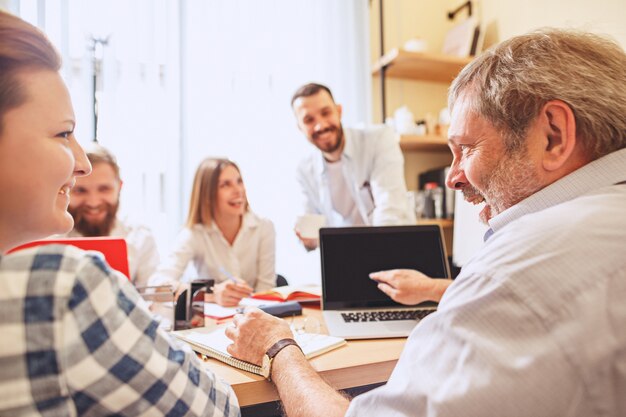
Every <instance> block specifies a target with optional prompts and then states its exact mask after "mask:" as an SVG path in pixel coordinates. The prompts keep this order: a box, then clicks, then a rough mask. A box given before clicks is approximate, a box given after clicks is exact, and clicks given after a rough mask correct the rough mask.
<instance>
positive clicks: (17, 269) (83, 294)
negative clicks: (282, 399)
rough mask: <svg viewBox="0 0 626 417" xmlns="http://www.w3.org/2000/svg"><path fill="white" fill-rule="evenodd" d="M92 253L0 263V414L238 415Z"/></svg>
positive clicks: (23, 255) (64, 251) (66, 249)
mask: <svg viewBox="0 0 626 417" xmlns="http://www.w3.org/2000/svg"><path fill="white" fill-rule="evenodd" d="M138 300H139V295H138V294H137V292H136V291H135V289H134V288H133V287H132V285H131V284H130V283H129V282H128V281H126V282H122V281H121V280H118V279H117V276H116V273H114V272H113V271H112V270H111V269H110V268H109V266H108V265H107V264H106V263H105V262H104V261H103V260H102V259H101V258H100V257H99V256H98V255H97V254H94V253H89V252H84V251H81V250H79V249H76V248H74V247H72V246H60V245H47V246H41V247H38V248H33V249H27V250H23V251H19V252H16V253H14V254H11V255H7V256H3V257H0V335H2V336H1V337H2V342H0V415H10V416H24V415H28V416H75V415H85V416H95V415H113V414H114V415H117V416H140V415H142V416H143V415H146V416H147V415H150V416H155V415H167V416H239V415H240V412H239V405H238V403H237V398H236V397H235V394H234V393H233V391H232V389H231V388H230V387H229V386H228V385H227V384H226V383H224V382H222V381H219V380H218V379H216V377H215V375H212V374H210V373H208V372H206V371H204V370H203V368H202V363H201V362H200V361H199V359H198V358H197V357H196V355H195V354H194V353H193V352H192V351H191V350H190V349H189V348H188V347H185V346H183V345H181V344H178V342H176V341H174V340H173V338H171V337H169V335H168V334H167V333H165V332H163V331H162V330H161V329H159V328H158V324H157V322H156V321H154V320H153V319H152V318H151V316H150V314H149V313H148V312H146V311H145V310H144V309H142V308H139V307H138V306H137V301H138Z"/></svg>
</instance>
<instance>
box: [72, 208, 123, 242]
mask: <svg viewBox="0 0 626 417" xmlns="http://www.w3.org/2000/svg"><path fill="white" fill-rule="evenodd" d="M104 205H105V210H106V216H105V218H104V220H102V221H101V222H97V223H92V222H90V221H88V220H87V219H86V217H85V212H86V210H87V209H86V207H85V205H84V204H82V205H80V206H78V207H75V208H73V209H72V208H68V211H69V213H70V214H71V215H72V217H73V218H74V230H75V231H77V232H78V233H80V234H81V235H83V236H85V237H99V236H109V234H110V233H111V230H112V229H113V225H114V224H115V218H116V216H117V210H118V208H119V202H118V203H117V204H115V205H113V204H110V203H104Z"/></svg>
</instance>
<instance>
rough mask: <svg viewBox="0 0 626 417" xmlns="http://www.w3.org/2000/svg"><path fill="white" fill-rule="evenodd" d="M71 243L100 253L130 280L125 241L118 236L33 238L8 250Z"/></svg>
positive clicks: (110, 264)
mask: <svg viewBox="0 0 626 417" xmlns="http://www.w3.org/2000/svg"><path fill="white" fill-rule="evenodd" d="M52 244H61V245H72V246H76V247H77V248H80V249H83V250H94V251H97V252H100V253H102V255H103V256H104V259H106V261H107V263H108V264H109V266H110V267H111V268H113V269H115V270H117V271H119V272H121V273H122V274H124V275H126V277H127V278H128V279H129V280H130V271H129V268H128V247H127V246H126V241H125V240H124V239H123V238H120V237H73V238H69V237H68V238H62V239H45V240H35V241H32V242H28V243H25V244H23V245H20V246H17V247H15V248H13V249H11V250H10V251H9V253H11V252H15V251H18V250H21V249H26V248H32V247H34V246H41V245H52Z"/></svg>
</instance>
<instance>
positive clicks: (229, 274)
mask: <svg viewBox="0 0 626 417" xmlns="http://www.w3.org/2000/svg"><path fill="white" fill-rule="evenodd" d="M219 270H220V272H221V273H222V274H223V275H224V276H225V277H226V278H228V279H229V280H231V281H232V282H234V283H235V284H239V281H237V279H236V278H235V277H234V276H233V274H231V273H230V272H228V271H227V270H226V269H225V268H224V267H223V266H220V267H219Z"/></svg>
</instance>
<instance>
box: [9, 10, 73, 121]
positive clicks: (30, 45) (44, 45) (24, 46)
mask: <svg viewBox="0 0 626 417" xmlns="http://www.w3.org/2000/svg"><path fill="white" fill-rule="evenodd" d="M60 68H61V58H60V56H59V54H58V53H57V51H56V49H55V48H54V46H52V44H51V43H50V41H49V40H48V38H46V36H45V35H44V34H43V33H42V32H41V31H40V30H39V29H37V28H36V27H34V26H33V25H31V24H30V23H27V22H25V21H23V20H22V19H20V18H18V17H16V16H13V15H12V14H9V13H6V12H3V11H0V132H2V126H3V118H4V114H5V113H6V112H7V111H9V110H11V109H13V108H16V107H18V106H20V105H22V104H23V103H24V102H25V101H26V100H27V99H28V97H27V95H26V92H25V89H24V86H23V85H22V83H21V82H20V80H19V77H18V75H19V74H20V73H22V72H25V71H29V70H50V71H58V70H59V69H60Z"/></svg>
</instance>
